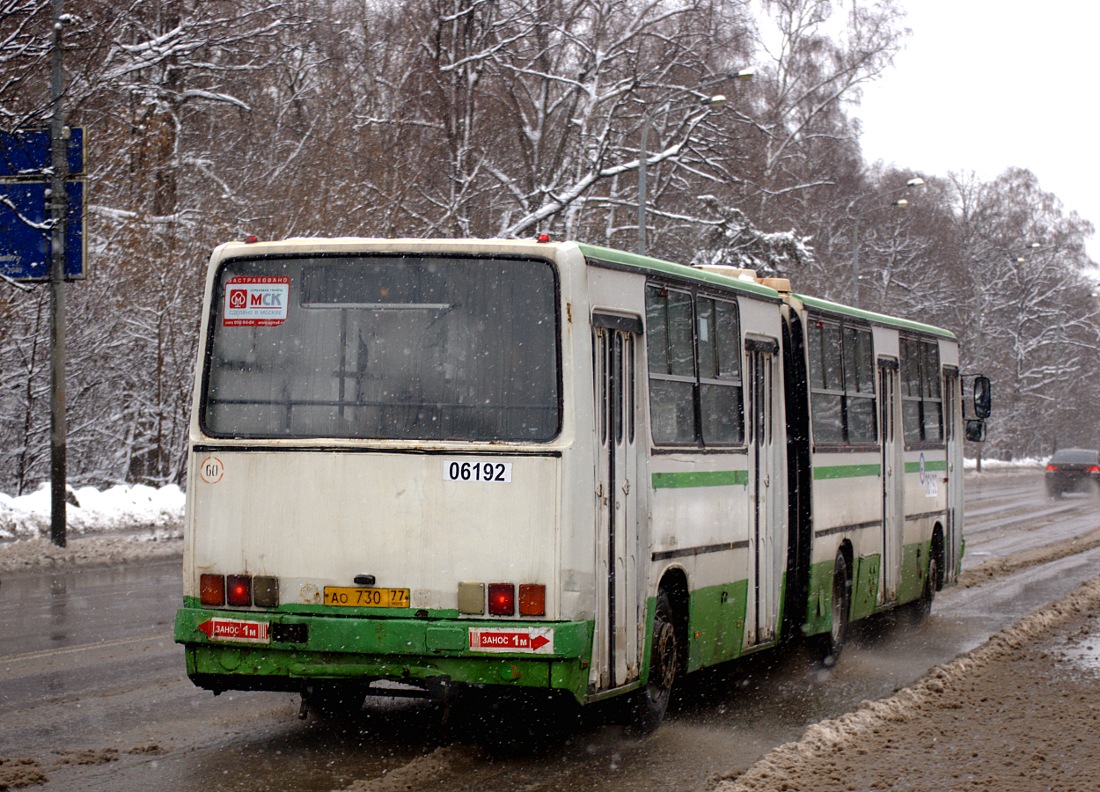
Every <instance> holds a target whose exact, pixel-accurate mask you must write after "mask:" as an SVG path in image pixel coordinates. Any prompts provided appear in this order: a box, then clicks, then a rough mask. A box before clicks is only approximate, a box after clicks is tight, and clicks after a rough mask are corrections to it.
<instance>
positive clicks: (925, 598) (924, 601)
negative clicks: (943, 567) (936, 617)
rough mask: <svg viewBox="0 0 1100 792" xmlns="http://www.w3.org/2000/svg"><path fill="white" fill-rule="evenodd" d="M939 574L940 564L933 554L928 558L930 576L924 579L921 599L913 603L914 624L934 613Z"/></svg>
mask: <svg viewBox="0 0 1100 792" xmlns="http://www.w3.org/2000/svg"><path fill="white" fill-rule="evenodd" d="M939 573H940V566H939V562H938V561H937V560H936V553H934V552H933V553H932V554H931V555H930V556H929V557H928V574H927V575H925V577H924V587H923V588H922V589H921V592H920V599H918V600H917V601H916V602H914V603H913V609H912V610H911V611H910V613H911V614H912V616H913V623H914V624H920V623H921V622H923V621H924V620H925V619H927V618H928V615H929V614H930V613H931V612H932V600H933V599H935V597H936V578H937V576H938V575H939Z"/></svg>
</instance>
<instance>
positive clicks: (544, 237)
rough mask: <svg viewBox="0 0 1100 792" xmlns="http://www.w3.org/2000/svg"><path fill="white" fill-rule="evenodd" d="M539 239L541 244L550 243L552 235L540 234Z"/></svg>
mask: <svg viewBox="0 0 1100 792" xmlns="http://www.w3.org/2000/svg"><path fill="white" fill-rule="evenodd" d="M537 239H538V241H539V242H549V241H550V235H549V234H539V235H538V238H537Z"/></svg>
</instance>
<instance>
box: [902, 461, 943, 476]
mask: <svg viewBox="0 0 1100 792" xmlns="http://www.w3.org/2000/svg"><path fill="white" fill-rule="evenodd" d="M920 466H921V463H920V462H906V463H905V472H906V473H920ZM924 469H925V471H929V470H947V460H946V459H931V460H929V459H926V460H925V461H924Z"/></svg>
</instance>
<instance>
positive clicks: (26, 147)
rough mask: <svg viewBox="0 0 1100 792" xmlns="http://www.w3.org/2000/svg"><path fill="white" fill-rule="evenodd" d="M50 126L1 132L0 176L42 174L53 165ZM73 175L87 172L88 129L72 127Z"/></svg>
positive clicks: (69, 148) (70, 166) (70, 153)
mask: <svg viewBox="0 0 1100 792" xmlns="http://www.w3.org/2000/svg"><path fill="white" fill-rule="evenodd" d="M52 148H53V146H51V145H50V130H48V129H28V130H24V131H21V132H16V133H14V134H12V133H10V132H0V178H7V177H30V178H35V177H41V176H43V175H45V174H46V173H48V172H49V170H50V168H52V167H53V156H52V154H51V150H52ZM68 161H69V175H70V176H75V175H77V174H80V173H83V172H84V130H83V129H81V128H80V127H73V128H71V129H70V130H69V145H68Z"/></svg>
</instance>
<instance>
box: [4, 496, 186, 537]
mask: <svg viewBox="0 0 1100 792" xmlns="http://www.w3.org/2000/svg"><path fill="white" fill-rule="evenodd" d="M70 498H71V500H70V502H69V505H68V507H67V508H66V515H65V516H66V518H67V520H66V522H67V525H68V529H67V532H68V534H69V535H70V536H86V535H88V534H101V533H117V532H133V531H170V530H173V529H175V530H180V529H181V528H182V526H183V502H184V494H183V491H182V490H181V489H180V488H179V487H177V486H176V485H174V484H172V485H170V486H167V487H162V488H160V489H155V488H153V487H146V486H143V485H141V484H119V485H116V486H114V487H111V488H110V489H107V490H104V491H102V492H101V491H99V490H97V489H96V488H95V487H81V488H80V489H77V490H73V491H72V492H70ZM73 498H75V503H74V502H73V500H72V499H73ZM49 535H50V487H49V485H48V484H43V485H42V486H41V487H40V488H39V489H38V490H37V491H36V492H33V493H31V494H29V495H21V496H19V497H17V498H13V497H11V496H9V495H4V494H3V493H0V542H3V541H10V540H13V539H32V538H34V537H47V536H49Z"/></svg>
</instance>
